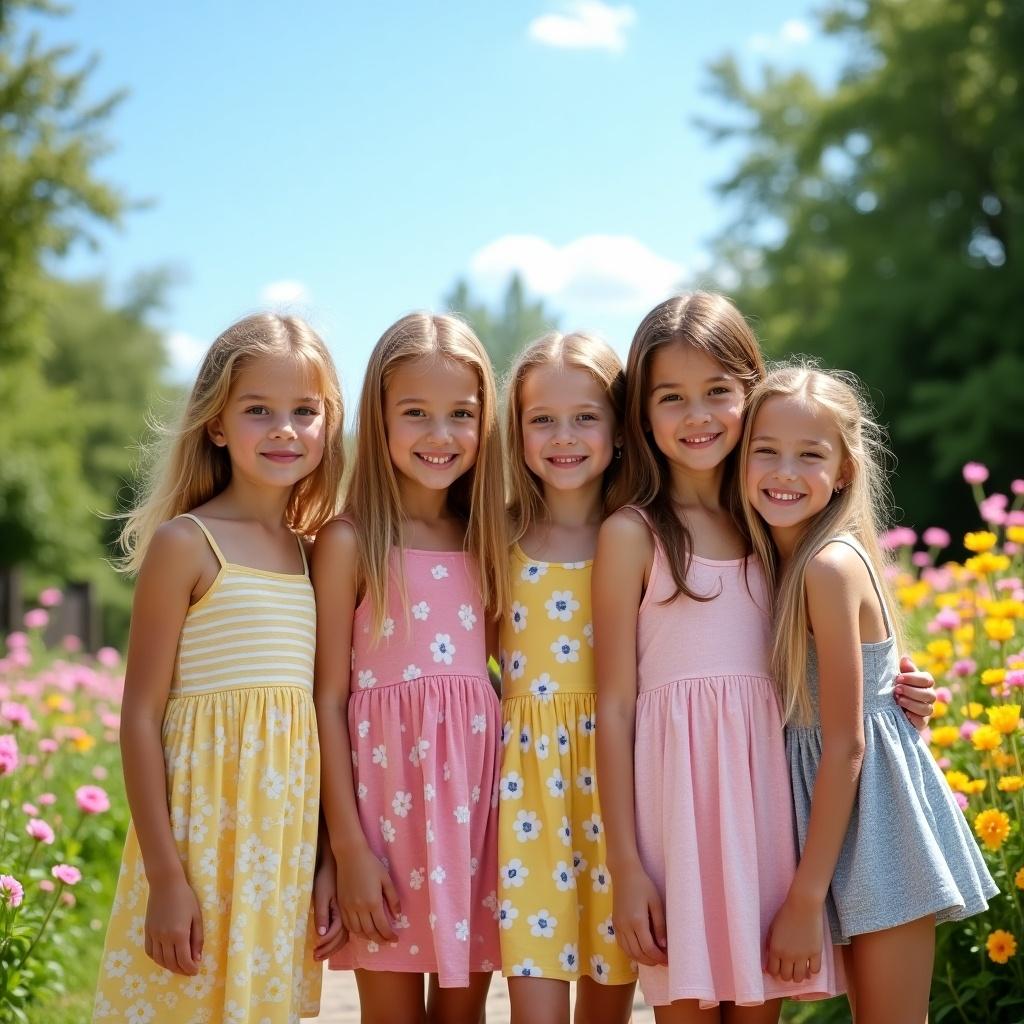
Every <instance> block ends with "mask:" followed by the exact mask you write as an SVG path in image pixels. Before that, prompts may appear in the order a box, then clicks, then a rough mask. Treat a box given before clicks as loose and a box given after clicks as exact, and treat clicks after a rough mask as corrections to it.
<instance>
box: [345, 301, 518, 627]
mask: <svg viewBox="0 0 1024 1024" xmlns="http://www.w3.org/2000/svg"><path fill="white" fill-rule="evenodd" d="M423 357H428V358H435V359H438V360H442V361H451V362H454V363H461V364H462V365H463V366H467V367H469V368H470V369H472V370H473V371H474V372H475V373H476V375H477V380H478V381H479V397H480V442H479V448H478V449H477V456H476V462H475V463H474V464H473V467H472V468H471V469H469V470H468V471H467V472H466V473H464V474H463V475H462V476H461V477H459V479H458V480H457V481H456V482H455V483H454V484H453V485H452V486H451V487H450V488H449V489H448V507H449V509H450V510H451V511H452V512H453V513H454V514H455V515H457V516H458V517H459V518H460V519H461V520H462V521H463V522H464V523H465V524H466V541H465V546H466V550H467V551H468V552H469V553H470V554H471V555H473V556H474V557H475V558H476V560H477V564H478V565H479V568H480V585H481V595H482V597H483V601H484V605H485V607H486V608H487V612H488V614H489V615H491V616H494V617H497V616H499V615H502V614H503V613H504V612H505V610H506V608H507V607H508V602H509V597H508V595H509V574H508V573H509V570H508V542H507V531H506V524H505V516H504V515H503V508H504V487H503V478H502V477H503V466H502V450H501V447H502V446H501V433H500V431H499V430H498V420H497V408H496V401H495V396H496V391H497V388H496V386H495V383H494V371H493V370H492V369H491V363H490V360H489V359H488V358H487V353H486V352H485V351H484V347H483V345H481V344H480V341H479V339H478V338H477V336H476V335H475V334H474V333H473V331H472V330H471V329H470V327H469V325H468V324H466V323H465V322H464V321H462V320H460V319H459V318H458V317H455V316H451V315H449V314H434V313H410V314H409V315H408V316H404V317H402V319H401V320H399V321H398V322H397V323H394V324H392V326H391V327H389V328H388V329H387V330H386V331H385V332H384V334H383V335H382V336H381V339H380V341H378V342H377V344H376V346H375V347H374V350H373V352H372V354H371V355H370V362H369V364H368V365H367V367H366V376H365V378H364V379H363V391H362V395H361V396H360V399H359V419H358V421H357V424H356V456H355V465H354V467H353V469H352V477H351V480H350V481H349V488H348V499H347V502H346V505H345V513H346V515H347V516H349V517H350V518H351V520H352V521H353V523H354V525H355V528H356V530H357V531H358V533H359V574H360V583H361V584H362V586H363V587H364V588H365V592H366V596H367V598H368V599H369V601H370V607H371V609H372V620H373V624H372V627H371V631H372V633H373V635H375V636H376V635H379V633H380V629H381V626H382V625H383V622H384V619H385V617H386V616H387V611H388V608H387V591H388V574H389V572H390V553H391V549H392V548H393V547H394V548H398V550H399V551H401V549H402V547H403V546H404V526H403V523H404V520H405V515H404V512H403V509H402V503H401V496H400V493H399V489H398V478H397V476H396V474H395V467H394V465H393V464H392V462H391V458H390V456H389V454H388V437H387V428H386V427H385V424H384V397H385V391H386V390H387V386H388V381H389V380H390V378H391V376H392V375H393V374H394V372H395V371H396V370H397V369H398V367H399V366H401V365H402V364H403V363H406V362H409V361H410V360H413V359H420V358H423ZM400 585H402V586H403V588H404V579H403V580H400Z"/></svg>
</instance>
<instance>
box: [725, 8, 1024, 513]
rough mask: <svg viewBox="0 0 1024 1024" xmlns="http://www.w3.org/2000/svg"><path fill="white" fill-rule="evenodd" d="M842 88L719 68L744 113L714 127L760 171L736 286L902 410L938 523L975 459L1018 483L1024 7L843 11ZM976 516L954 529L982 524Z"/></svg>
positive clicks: (904, 431) (730, 186) (782, 336)
mask: <svg viewBox="0 0 1024 1024" xmlns="http://www.w3.org/2000/svg"><path fill="white" fill-rule="evenodd" d="M821 18H822V21H821V27H822V30H823V31H824V33H825V34H826V35H827V36H830V37H833V38H834V39H835V40H837V41H839V42H842V43H845V44H846V47H847V50H846V52H847V54H848V56H847V60H846V66H845V68H844V69H843V71H842V74H841V75H840V77H839V79H838V81H837V83H836V84H835V85H834V86H828V87H826V86H822V85H820V84H817V83H816V82H815V81H813V80H812V79H811V78H810V77H809V76H808V75H806V74H804V73H802V72H799V71H797V72H793V73H782V72H780V71H778V70H776V69H772V68H767V69H765V70H764V73H763V77H762V80H761V81H760V83H759V84H758V85H751V84H748V83H747V82H746V81H744V78H743V76H742V75H741V73H740V70H739V68H738V66H737V64H736V62H735V61H734V60H733V59H731V58H726V59H723V60H721V61H720V62H719V63H717V64H716V65H715V66H714V67H713V68H712V75H713V86H714V89H715V91H716V92H717V93H718V94H719V95H720V96H721V97H723V98H724V99H725V100H726V101H727V102H729V103H730V104H731V105H732V106H733V108H734V109H735V110H736V111H737V113H738V115H739V116H738V117H737V118H736V119H735V120H734V121H733V122H732V123H730V124H707V125H705V127H706V128H707V130H708V133H709V135H710V137H711V138H712V139H715V140H732V141H734V142H735V141H739V142H740V143H741V145H742V148H743V156H742V158H741V159H740V160H739V162H738V164H737V166H736V169H735V172H734V173H733V174H732V175H731V176H730V177H729V178H728V179H727V180H725V181H723V182H722V183H721V184H720V193H721V195H722V196H723V197H725V198H726V199H728V200H729V201H730V202H731V203H732V204H733V205H734V207H735V209H736V210H737V216H736V219H735V220H734V222H733V223H732V224H731V225H730V226H729V227H728V228H727V229H726V230H725V231H724V232H723V233H722V235H721V236H720V238H719V239H718V242H717V256H718V268H717V273H716V277H717V281H716V283H717V285H718V286H719V287H722V288H723V289H724V290H728V291H730V292H731V293H732V294H733V295H734V296H735V298H736V299H737V302H738V303H739V305H740V307H741V308H742V309H743V310H744V311H745V312H747V313H749V314H751V315H753V316H754V317H755V318H756V319H757V321H758V328H759V333H760V335H761V337H762V339H763V341H764V342H765V344H766V346H767V347H768V348H769V350H770V351H772V352H774V353H777V354H782V353H787V352H795V351H801V352H811V353H814V354H816V355H818V356H820V357H821V358H822V360H823V361H824V362H825V363H826V364H829V365H834V366H841V367H847V368H850V369H853V370H854V371H856V372H857V373H859V374H860V375H861V376H862V377H863V378H864V379H865V381H866V382H867V383H868V385H869V386H870V387H871V388H872V389H873V390H874V391H875V393H876V395H877V394H878V393H879V392H881V393H884V395H885V407H884V409H883V418H884V419H887V420H888V421H889V422H890V425H891V430H892V437H893V443H894V447H895V449H896V451H897V452H898V453H899V452H903V453H914V455H913V457H905V458H904V459H903V460H902V462H901V465H900V468H899V477H898V480H897V482H896V497H897V499H898V502H899V503H900V504H901V505H902V506H903V507H904V508H905V509H906V513H907V518H908V519H909V520H910V521H911V522H915V523H917V524H919V525H928V524H929V522H930V518H931V516H932V514H933V513H932V509H933V508H934V507H935V505H936V504H938V502H939V501H940V500H941V499H940V495H941V493H942V491H943V488H944V487H945V486H946V485H947V484H949V483H950V482H952V481H953V479H954V477H955V476H956V473H957V470H958V468H959V467H960V466H961V465H962V464H963V463H964V462H966V461H968V459H969V458H970V457H975V458H976V457H978V456H981V457H983V459H984V461H985V462H986V463H987V464H988V465H989V466H990V467H991V468H992V469H993V471H994V473H995V474H996V475H997V476H998V477H1009V476H1011V475H1016V472H1015V471H1016V470H1017V469H1019V452H1020V448H1021V445H1022V443H1024V421H1022V420H1021V418H1020V417H1019V416H1015V415H1013V411H1012V410H1013V409H1014V408H1015V406H1016V404H1017V402H1018V401H1019V388H1020V383H1021V381H1024V338H1022V335H1021V332H1020V329H1019V321H1020V317H1021V314H1022V312H1024V291H1022V289H1021V286H1020V282H1021V272H1020V250H1021V245H1022V244H1024V136H1022V135H1021V132H1020V125H1021V124H1024V81H1022V75H1021V64H1020V54H1021V53H1024V7H1022V6H1021V5H1020V4H1019V3H1013V2H1007V0H955V2H949V0H832V2H831V3H830V4H829V5H828V6H827V7H826V9H825V10H824V12H823V14H822V16H821ZM969 513H970V508H969V505H967V504H966V503H965V504H964V505H963V506H962V508H961V509H958V510H957V512H955V513H954V516H953V517H952V518H954V519H955V520H956V521H954V522H949V519H950V518H951V517H949V516H947V517H946V518H947V525H950V526H953V527H956V526H958V525H960V524H961V523H963V522H965V521H966V520H967V518H968V516H969Z"/></svg>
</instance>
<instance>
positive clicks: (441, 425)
mask: <svg viewBox="0 0 1024 1024" xmlns="http://www.w3.org/2000/svg"><path fill="white" fill-rule="evenodd" d="M451 436H452V431H451V426H450V424H449V423H448V420H447V419H440V420H432V421H431V423H430V428H429V429H428V431H427V441H428V443H430V444H445V443H447V442H448V441H450V440H451Z"/></svg>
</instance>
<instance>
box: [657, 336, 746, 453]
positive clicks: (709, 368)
mask: <svg viewBox="0 0 1024 1024" xmlns="http://www.w3.org/2000/svg"><path fill="white" fill-rule="evenodd" d="M745 399H746V391H745V389H744V387H743V384H742V382H741V381H739V380H738V379H737V378H736V377H733V376H731V375H730V374H729V373H728V372H727V371H726V369H725V367H723V366H722V364H721V363H719V362H718V360H716V359H714V358H712V357H711V356H709V355H707V354H706V353H705V352H702V351H701V350H700V349H697V348H694V347H693V346H692V345H687V344H686V343H685V342H680V341H674V342H669V343H668V344H665V345H661V346H660V347H659V348H658V349H657V350H656V351H655V352H654V354H653V356H651V361H650V368H649V373H648V388H647V403H646V409H645V412H646V418H647V426H648V428H649V429H650V431H651V434H652V436H653V437H654V443H655V444H656V445H657V446H658V449H659V451H661V453H662V454H663V455H664V456H665V458H667V459H668V460H669V462H671V463H672V464H673V465H675V466H678V467H679V468H681V469H685V470H689V471H691V472H707V471H710V470H714V469H716V468H717V467H718V466H720V465H721V464H722V462H724V461H725V458H726V456H727V455H728V454H729V453H730V452H731V451H732V450H733V448H735V447H736V444H737V442H738V441H739V439H740V435H741V433H742V430H743V404H744V401H745Z"/></svg>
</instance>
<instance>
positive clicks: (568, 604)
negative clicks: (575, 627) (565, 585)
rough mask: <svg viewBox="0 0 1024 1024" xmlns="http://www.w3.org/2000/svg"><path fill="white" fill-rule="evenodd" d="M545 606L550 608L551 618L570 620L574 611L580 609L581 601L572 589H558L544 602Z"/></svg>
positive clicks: (549, 614) (561, 620)
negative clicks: (575, 596)
mask: <svg viewBox="0 0 1024 1024" xmlns="http://www.w3.org/2000/svg"><path fill="white" fill-rule="evenodd" d="M544 607H545V608H546V609H547V610H548V618H549V619H558V620H559V621H560V622H568V621H569V620H570V619H571V618H572V613H573V612H575V611H579V607H580V603H579V601H577V600H576V599H575V598H574V597H573V596H572V591H571V590H556V591H555V592H554V593H553V594H552V595H551V597H549V598H548V600H547V601H545V602H544Z"/></svg>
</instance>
